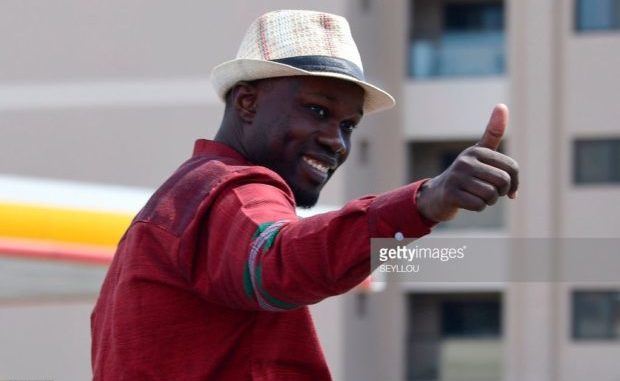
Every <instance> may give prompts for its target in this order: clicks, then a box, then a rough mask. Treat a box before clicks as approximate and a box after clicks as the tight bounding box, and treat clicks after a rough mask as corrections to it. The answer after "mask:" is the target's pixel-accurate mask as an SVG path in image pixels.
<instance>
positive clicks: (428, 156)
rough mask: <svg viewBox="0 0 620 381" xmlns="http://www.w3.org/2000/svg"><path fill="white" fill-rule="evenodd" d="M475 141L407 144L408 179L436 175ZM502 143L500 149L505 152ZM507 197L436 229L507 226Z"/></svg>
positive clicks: (461, 214) (463, 214) (458, 216)
mask: <svg viewBox="0 0 620 381" xmlns="http://www.w3.org/2000/svg"><path fill="white" fill-rule="evenodd" d="M474 144H476V141H473V140H472V141H467V140H462V141H461V140H458V141H430V142H414V143H409V145H408V146H407V151H408V158H407V162H408V164H409V168H408V180H409V181H415V180H419V179H424V178H430V177H435V176H437V175H439V174H440V173H441V172H443V171H444V170H445V169H446V168H448V167H449V166H450V165H451V164H452V162H453V161H454V159H456V157H457V156H458V155H459V154H460V153H461V152H462V151H463V150H464V149H465V148H468V147H470V146H472V145H474ZM502 147H503V146H502V145H500V148H499V151H500V152H503V148H502ZM505 203H506V200H505V198H504V197H502V198H500V199H499V200H498V201H497V203H496V204H495V205H493V206H490V207H487V208H486V209H485V210H484V211H482V212H473V211H469V210H462V211H460V212H459V214H458V215H457V216H456V218H455V219H453V220H451V221H447V222H444V223H441V224H439V225H437V227H436V228H435V229H446V230H448V229H470V230H471V229H501V228H502V227H503V226H504V211H505V209H506V207H505Z"/></svg>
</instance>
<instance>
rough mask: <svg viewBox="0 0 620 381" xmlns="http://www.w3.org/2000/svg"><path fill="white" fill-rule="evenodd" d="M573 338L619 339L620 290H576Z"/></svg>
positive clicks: (574, 296) (574, 295) (574, 294)
mask: <svg viewBox="0 0 620 381" xmlns="http://www.w3.org/2000/svg"><path fill="white" fill-rule="evenodd" d="M573 338H574V339H577V340H610V339H611V340H619V339H620V291H575V292H574V293H573Z"/></svg>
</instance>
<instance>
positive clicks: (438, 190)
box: [416, 104, 519, 222]
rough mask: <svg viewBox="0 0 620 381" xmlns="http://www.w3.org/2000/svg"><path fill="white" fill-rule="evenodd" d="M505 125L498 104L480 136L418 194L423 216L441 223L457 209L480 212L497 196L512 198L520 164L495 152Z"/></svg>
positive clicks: (505, 118)
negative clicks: (478, 139) (476, 141)
mask: <svg viewBox="0 0 620 381" xmlns="http://www.w3.org/2000/svg"><path fill="white" fill-rule="evenodd" d="M507 125H508V108H507V107H506V105H503V104H498V105H497V106H495V108H494V109H493V112H492V113H491V118H490V119H489V124H488V125H487V127H486V130H485V131H484V134H483V135H482V138H481V139H480V141H478V143H476V144H475V145H473V146H471V147H469V148H467V149H465V150H464V151H463V152H461V153H460V154H459V156H458V157H457V158H456V159H455V160H454V162H453V163H452V165H450V167H449V168H448V169H446V170H445V171H444V172H443V173H442V174H440V175H439V176H437V177H434V178H432V179H430V180H428V181H427V182H426V183H425V184H424V185H423V186H422V188H421V189H420V190H419V191H418V193H417V199H416V202H417V206H418V210H419V211H420V213H421V214H422V215H423V216H425V217H426V218H428V219H430V220H433V221H437V222H441V221H447V220H451V219H452V218H454V217H455V216H456V214H457V212H458V210H459V209H467V210H475V211H481V210H483V209H484V208H486V207H487V205H493V204H495V203H496V202H497V200H498V198H500V197H502V196H506V195H507V196H508V197H509V198H515V197H516V195H517V188H518V186H519V166H518V164H517V162H516V161H515V160H513V159H512V158H510V157H508V156H506V155H503V154H501V153H499V152H497V148H498V147H499V144H500V142H501V140H502V137H503V136H504V132H505V131H506V127H507Z"/></svg>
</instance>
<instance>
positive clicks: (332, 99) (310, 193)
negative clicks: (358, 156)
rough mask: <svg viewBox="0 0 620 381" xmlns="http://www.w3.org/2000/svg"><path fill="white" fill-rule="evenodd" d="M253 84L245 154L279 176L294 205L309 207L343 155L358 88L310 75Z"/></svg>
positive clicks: (358, 105) (360, 98)
mask: <svg viewBox="0 0 620 381" xmlns="http://www.w3.org/2000/svg"><path fill="white" fill-rule="evenodd" d="M256 87H257V97H256V114H255V116H254V119H253V121H252V124H251V126H248V128H249V130H248V133H247V134H246V142H245V143H246V144H245V148H246V153H247V154H248V155H249V156H250V157H249V159H250V160H251V161H253V162H254V163H256V164H259V165H262V166H265V167H268V168H270V169H272V170H273V171H275V172H276V173H278V174H279V175H280V176H282V178H284V180H285V181H286V182H287V183H288V185H289V186H290V187H291V189H292V190H293V193H294V195H295V200H296V202H297V205H299V206H302V207H310V206H313V205H314V204H316V202H317V200H318V197H319V193H320V191H321V189H322V188H323V186H324V185H325V183H326V182H327V180H329V178H330V177H331V176H332V174H333V173H334V171H335V170H336V169H337V168H338V167H339V166H340V164H342V163H343V162H344V161H345V160H346V158H347V157H348V155H349V150H350V148H351V133H352V132H353V129H354V128H355V126H356V125H357V124H358V123H359V121H360V120H361V119H362V115H363V111H362V110H363V104H364V90H363V89H362V88H361V87H359V86H357V85H355V84H354V83H351V82H347V81H344V80H339V79H334V78H326V77H310V76H300V77H283V78H273V79H268V80H262V81H258V82H257V83H256Z"/></svg>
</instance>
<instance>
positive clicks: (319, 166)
mask: <svg viewBox="0 0 620 381" xmlns="http://www.w3.org/2000/svg"><path fill="white" fill-rule="evenodd" d="M302 158H303V160H304V161H305V162H306V163H308V165H310V166H311V167H312V168H314V169H316V170H317V171H319V172H321V173H323V174H327V172H328V171H329V170H330V169H333V167H332V166H330V165H327V164H325V163H321V162H320V161H318V160H315V159H313V158H311V157H308V156H303V157H302Z"/></svg>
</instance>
